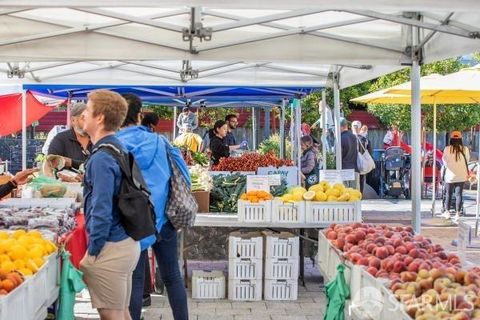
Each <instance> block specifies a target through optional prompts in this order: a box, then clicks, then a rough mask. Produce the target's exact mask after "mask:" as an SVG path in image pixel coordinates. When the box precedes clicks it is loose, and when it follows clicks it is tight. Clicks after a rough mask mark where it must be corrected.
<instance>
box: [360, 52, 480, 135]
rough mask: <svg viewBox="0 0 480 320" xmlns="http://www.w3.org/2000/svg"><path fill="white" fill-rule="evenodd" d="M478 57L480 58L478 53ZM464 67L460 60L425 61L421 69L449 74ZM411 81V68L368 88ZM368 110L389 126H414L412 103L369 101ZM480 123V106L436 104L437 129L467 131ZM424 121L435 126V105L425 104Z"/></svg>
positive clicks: (379, 88) (423, 72)
mask: <svg viewBox="0 0 480 320" xmlns="http://www.w3.org/2000/svg"><path fill="white" fill-rule="evenodd" d="M475 58H480V57H479V55H478V54H477V55H476V56H475ZM463 67H465V66H464V65H462V64H461V63H460V61H459V59H447V60H443V61H438V62H433V63H429V64H425V65H423V66H422V68H421V75H422V76H426V75H429V74H434V73H438V74H442V75H445V74H449V73H453V72H456V71H459V70H460V69H461V68H463ZM409 80H410V69H409V68H406V69H403V70H400V71H397V72H394V73H391V74H388V75H385V76H382V77H380V78H378V79H377V80H376V81H374V82H373V83H372V85H371V86H370V89H369V91H370V92H374V91H377V90H381V89H385V88H389V87H392V86H395V85H398V84H401V83H404V82H407V81H409ZM368 112H370V113H372V114H373V115H375V116H376V117H378V118H379V119H380V121H381V122H382V123H383V124H384V125H386V126H390V125H391V124H397V125H398V126H399V128H400V129H401V130H405V131H408V130H410V128H411V111H410V105H398V104H369V105H368ZM478 123H480V109H479V108H478V107H477V106H475V105H440V104H439V105H437V129H438V130H439V131H451V130H464V129H466V128H469V127H472V126H474V125H476V124H478ZM422 124H423V125H424V126H425V127H426V128H427V130H432V128H433V105H422Z"/></svg>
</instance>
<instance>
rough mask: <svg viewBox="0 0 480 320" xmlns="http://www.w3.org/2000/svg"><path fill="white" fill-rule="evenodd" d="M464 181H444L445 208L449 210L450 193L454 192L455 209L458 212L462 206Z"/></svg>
mask: <svg viewBox="0 0 480 320" xmlns="http://www.w3.org/2000/svg"><path fill="white" fill-rule="evenodd" d="M464 184H465V182H456V183H446V184H445V188H446V191H447V192H446V194H445V209H446V210H450V203H451V201H452V195H453V193H454V192H455V211H456V212H460V211H461V210H462V206H463V186H464Z"/></svg>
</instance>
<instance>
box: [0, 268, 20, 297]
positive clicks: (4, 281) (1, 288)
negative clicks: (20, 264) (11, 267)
mask: <svg viewBox="0 0 480 320" xmlns="http://www.w3.org/2000/svg"><path fill="white" fill-rule="evenodd" d="M23 281H24V278H23V275H22V274H21V273H20V272H17V271H13V272H9V273H5V274H4V273H2V272H0V296H2V295H6V294H8V293H9V292H10V291H12V290H13V289H15V288H16V287H18V286H19V285H21V284H22V282H23Z"/></svg>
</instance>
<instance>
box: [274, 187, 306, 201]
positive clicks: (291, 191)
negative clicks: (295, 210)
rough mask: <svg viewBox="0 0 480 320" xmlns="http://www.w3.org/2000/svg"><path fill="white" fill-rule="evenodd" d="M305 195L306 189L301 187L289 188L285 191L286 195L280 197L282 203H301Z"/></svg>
mask: <svg viewBox="0 0 480 320" xmlns="http://www.w3.org/2000/svg"><path fill="white" fill-rule="evenodd" d="M305 193H307V189H305V188H303V187H299V186H296V187H290V188H288V189H287V193H286V194H284V195H283V196H281V197H280V199H281V200H282V201H283V202H296V201H303V200H304V199H303V195H304V194H305Z"/></svg>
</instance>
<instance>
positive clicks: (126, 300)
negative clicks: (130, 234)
mask: <svg viewBox="0 0 480 320" xmlns="http://www.w3.org/2000/svg"><path fill="white" fill-rule="evenodd" d="M139 256H140V244H139V243H138V242H137V241H134V240H133V239H132V238H127V239H125V240H122V241H119V242H107V243H105V246H104V247H103V248H102V250H101V251H100V253H99V254H98V256H97V258H96V259H95V261H94V262H93V263H91V262H90V261H89V260H88V259H87V254H85V256H84V257H83V259H82V261H81V262H80V271H82V272H83V280H84V281H85V283H86V284H87V287H88V291H89V292H90V297H91V298H92V306H93V307H94V308H96V309H115V310H117V309H122V310H123V309H127V308H128V307H129V305H130V294H131V292H132V273H133V270H134V269H135V267H136V266H137V262H138V258H139Z"/></svg>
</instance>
